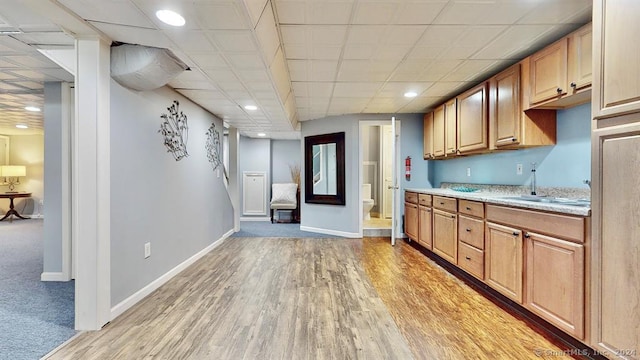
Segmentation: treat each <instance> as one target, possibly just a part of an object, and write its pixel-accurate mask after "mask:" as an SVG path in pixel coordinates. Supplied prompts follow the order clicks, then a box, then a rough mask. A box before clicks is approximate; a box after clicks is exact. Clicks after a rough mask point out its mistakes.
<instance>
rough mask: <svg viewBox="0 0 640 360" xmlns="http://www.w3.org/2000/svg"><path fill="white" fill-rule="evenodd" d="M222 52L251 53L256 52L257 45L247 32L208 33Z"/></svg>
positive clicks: (225, 31)
mask: <svg viewBox="0 0 640 360" xmlns="http://www.w3.org/2000/svg"><path fill="white" fill-rule="evenodd" d="M207 34H208V35H209V37H210V38H212V39H214V40H215V42H216V43H217V44H218V47H219V49H220V50H222V51H231V52H243V51H244V52H252V51H257V50H258V48H257V44H256V42H255V40H254V38H253V35H252V34H251V32H250V31H249V30H217V31H208V32H207Z"/></svg>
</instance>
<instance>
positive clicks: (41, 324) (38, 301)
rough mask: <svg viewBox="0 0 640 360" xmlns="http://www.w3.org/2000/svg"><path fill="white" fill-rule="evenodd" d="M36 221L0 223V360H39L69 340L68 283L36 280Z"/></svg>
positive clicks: (39, 234) (39, 251)
mask: <svg viewBox="0 0 640 360" xmlns="http://www.w3.org/2000/svg"><path fill="white" fill-rule="evenodd" d="M42 224H43V221H42V220H35V219H32V220H14V221H13V222H8V221H2V222H0V359H1V360H22V359H25V360H26V359H29V360H31V359H39V358H40V357H42V356H43V355H45V354H47V353H48V352H49V351H51V350H53V349H54V348H56V347H57V346H58V345H60V344H62V343H63V342H65V341H66V340H67V339H69V338H71V337H72V336H73V335H74V334H75V333H76V332H75V330H74V329H73V328H74V302H73V298H74V283H73V281H70V282H41V281H40V274H41V273H42Z"/></svg>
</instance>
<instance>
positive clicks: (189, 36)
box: [164, 30, 217, 53]
mask: <svg viewBox="0 0 640 360" xmlns="http://www.w3.org/2000/svg"><path fill="white" fill-rule="evenodd" d="M164 33H165V34H167V36H168V37H169V38H170V39H171V40H172V41H173V42H174V43H175V45H176V46H179V47H180V49H181V50H182V51H186V52H200V53H204V52H212V53H213V52H217V51H216V48H215V47H214V46H213V44H211V42H210V41H209V39H208V38H207V36H206V35H205V33H204V32H202V31H199V30H187V31H180V30H165V31H164Z"/></svg>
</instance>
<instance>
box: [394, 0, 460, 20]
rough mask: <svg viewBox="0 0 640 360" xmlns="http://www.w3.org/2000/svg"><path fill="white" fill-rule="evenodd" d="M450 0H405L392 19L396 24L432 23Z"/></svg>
mask: <svg viewBox="0 0 640 360" xmlns="http://www.w3.org/2000/svg"><path fill="white" fill-rule="evenodd" d="M447 2H448V0H439V1H436V0H433V1H429V2H405V3H402V4H400V6H399V8H398V10H397V11H396V14H395V17H394V19H393V21H392V23H394V24H431V23H432V22H433V20H434V19H435V18H436V16H437V15H438V14H439V13H440V11H442V9H443V8H444V6H445V5H446V4H447Z"/></svg>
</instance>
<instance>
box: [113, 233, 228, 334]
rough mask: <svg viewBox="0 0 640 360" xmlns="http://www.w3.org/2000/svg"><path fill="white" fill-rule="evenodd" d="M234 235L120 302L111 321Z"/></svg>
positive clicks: (201, 252)
mask: <svg viewBox="0 0 640 360" xmlns="http://www.w3.org/2000/svg"><path fill="white" fill-rule="evenodd" d="M233 233H234V231H233V229H231V230H229V231H227V232H226V233H225V234H224V235H222V237H221V238H220V239H218V240H216V241H215V242H214V243H213V244H211V245H209V246H207V247H206V248H204V249H202V250H200V251H199V252H197V253H196V254H195V255H193V256H192V257H190V258H188V259H187V260H185V261H183V262H182V263H181V264H179V265H178V266H176V267H174V268H173V269H171V270H169V271H168V272H167V273H165V274H164V275H162V276H160V277H159V278H157V279H155V280H154V281H152V282H151V283H149V285H147V286H145V287H143V288H142V289H140V290H138V292H136V293H135V294H133V295H131V296H129V297H128V298H126V299H124V300H123V301H122V302H120V303H119V304H117V305H116V306H114V307H112V308H111V321H113V319H115V318H117V317H118V316H120V315H122V313H124V312H125V311H127V310H128V309H129V308H131V307H132V306H133V305H135V304H137V303H138V302H139V301H140V300H142V299H144V298H145V297H146V296H147V295H149V294H151V293H152V292H154V291H155V290H156V289H158V288H159V287H160V286H162V285H164V284H165V283H166V282H167V281H169V280H171V279H172V278H173V277H174V276H176V275H178V274H179V273H180V272H181V271H182V270H184V269H186V268H187V267H189V266H190V265H192V264H193V263H195V262H196V261H198V260H200V258H202V257H203V256H205V255H206V254H207V253H209V252H210V251H211V250H213V249H215V248H216V247H218V246H220V245H221V244H222V243H223V242H224V241H225V240H226V239H227V238H228V237H229V236H231V235H232V234H233Z"/></svg>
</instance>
